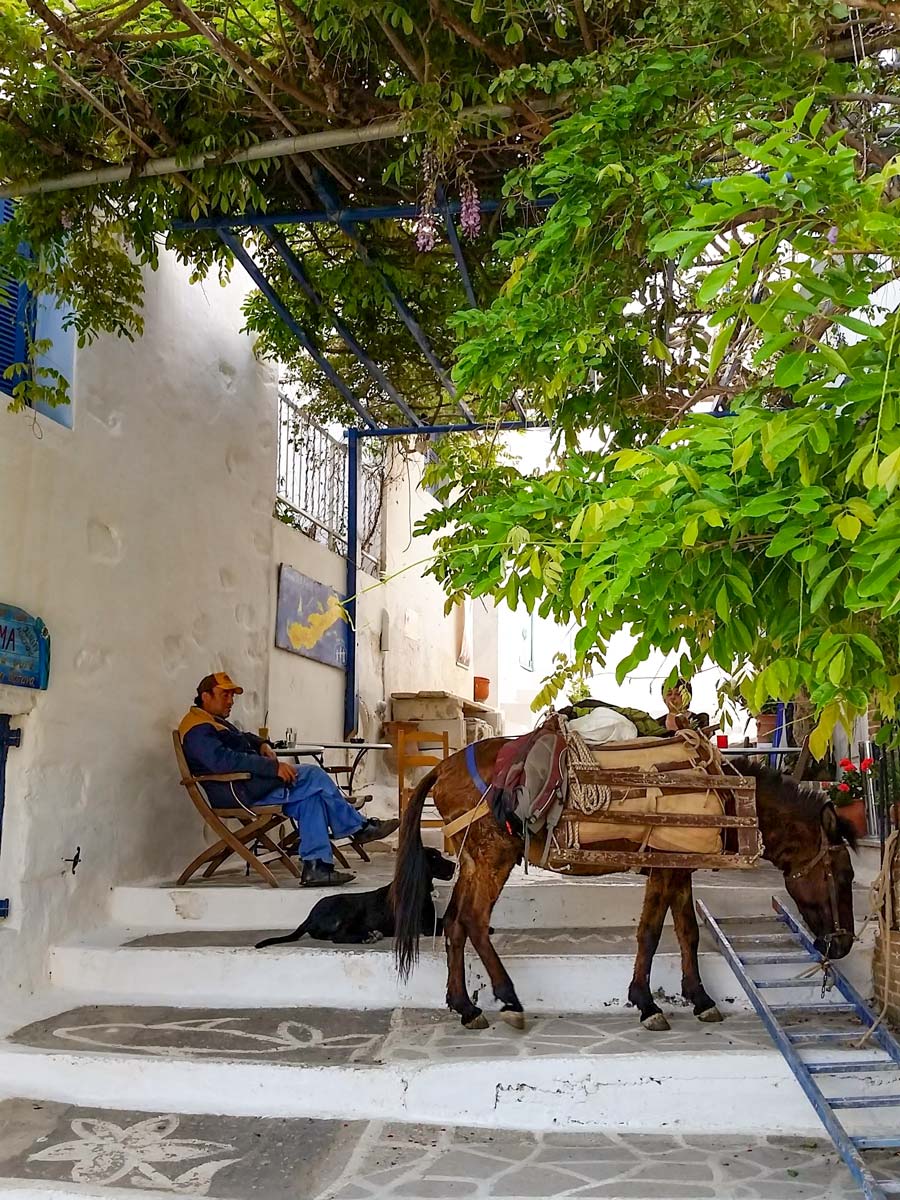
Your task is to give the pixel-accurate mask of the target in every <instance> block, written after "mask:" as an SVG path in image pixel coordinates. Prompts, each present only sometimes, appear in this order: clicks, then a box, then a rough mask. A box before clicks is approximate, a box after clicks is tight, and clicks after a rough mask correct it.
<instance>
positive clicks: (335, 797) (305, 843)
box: [257, 763, 366, 863]
mask: <svg viewBox="0 0 900 1200" xmlns="http://www.w3.org/2000/svg"><path fill="white" fill-rule="evenodd" d="M257 803H258V804H280V805H281V807H282V808H283V809H284V812H285V815H286V816H288V817H290V818H291V820H292V821H296V822H297V825H298V827H299V829H300V857H301V858H302V859H303V860H304V862H308V861H310V860H311V859H318V860H319V861H320V862H326V863H330V862H333V861H334V859H333V857H332V853H331V841H330V840H329V836H328V831H329V830H331V837H332V838H334V840H335V841H340V840H341V838H347V837H352V836H353V834H354V833H356V832H357V831H358V830H360V829H362V827H363V825H365V823H366V822H365V820H364V818H363V817H361V816H360V815H359V813H358V812H357V811H356V809H355V808H354V807H353V805H352V804H349V803H348V802H347V798H346V797H345V796H344V793H343V792H342V791H341V789H340V788H339V787H338V785H337V784H336V783H335V782H334V780H333V779H332V778H331V776H330V775H329V774H328V772H327V771H323V770H322V768H321V767H319V766H316V765H315V764H314V763H302V764H300V765H298V766H297V778H296V779H295V780H294V782H293V783H291V784H286V785H285V787H284V797H283V799H279V792H277V791H275V792H270V793H269V795H268V796H265V797H264V798H263V799H262V800H258V801H257Z"/></svg>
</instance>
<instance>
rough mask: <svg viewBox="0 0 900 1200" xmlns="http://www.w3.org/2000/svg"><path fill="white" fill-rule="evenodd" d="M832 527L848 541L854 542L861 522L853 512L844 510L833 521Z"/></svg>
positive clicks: (860, 527)
mask: <svg viewBox="0 0 900 1200" xmlns="http://www.w3.org/2000/svg"><path fill="white" fill-rule="evenodd" d="M834 527H835V529H836V530H837V531H838V533H839V534H840V535H841V537H842V538H846V539H847V541H848V542H855V541H856V539H857V538H858V537H859V531H860V530H861V529H862V522H861V521H860V519H859V517H857V516H854V514H853V513H850V512H844V513H841V515H840V516H839V517H838V518H837V519H836V520H835V521H834Z"/></svg>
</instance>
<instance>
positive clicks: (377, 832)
mask: <svg viewBox="0 0 900 1200" xmlns="http://www.w3.org/2000/svg"><path fill="white" fill-rule="evenodd" d="M399 828H400V822H399V821H398V820H395V819H391V820H390V821H376V820H375V818H374V817H370V818H369V819H368V821H366V823H365V825H363V827H362V829H358V830H357V831H356V833H354V834H353V835H352V836H351V838H350V840H351V842H358V843H359V845H360V846H364V845H365V844H366V842H380V841H382V840H383V839H384V838H386V837H390V836H391V834H392V833H394V831H395V830H397V829H399Z"/></svg>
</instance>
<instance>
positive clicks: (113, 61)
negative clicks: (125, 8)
mask: <svg viewBox="0 0 900 1200" xmlns="http://www.w3.org/2000/svg"><path fill="white" fill-rule="evenodd" d="M27 3H28V7H29V8H30V9H31V11H32V12H33V13H34V14H35V16H37V17H40V19H41V20H42V21H43V22H44V24H45V25H46V26H47V28H48V29H49V30H51V31H52V32H53V33H55V34H56V36H57V37H58V38H59V40H60V41H61V42H62V43H63V45H64V46H66V47H67V48H68V49H69V50H72V51H73V52H74V53H75V54H79V55H87V56H88V57H91V56H92V57H93V58H94V59H95V60H96V61H97V62H98V63H99V64H100V67H101V69H102V70H103V71H104V72H105V74H107V75H108V76H109V77H110V78H111V79H113V80H115V82H116V83H117V84H118V85H119V87H120V88H121V89H122V92H123V94H124V95H125V96H127V97H128V99H129V100H130V101H131V103H132V105H133V106H134V108H135V110H136V112H137V114H138V116H139V118H140V120H141V122H142V124H144V125H146V126H147V128H148V129H151V130H152V131H153V132H154V133H155V134H156V136H157V137H158V138H159V140H160V141H161V142H162V143H163V144H164V145H166V146H170V147H174V146H175V144H176V143H175V139H174V138H173V137H172V135H171V134H170V133H169V131H168V130H167V129H166V127H165V125H163V123H162V121H160V119H159V117H157V115H156V113H154V111H153V109H152V108H151V107H150V105H149V103H148V102H147V100H146V98H145V97H144V96H142V95H141V93H140V92H139V91H138V90H137V88H136V87H135V86H134V85H133V84H132V82H131V80H130V79H129V78H128V73H127V72H126V70H125V64H124V63H123V62H122V60H121V59H120V58H119V56H118V55H117V54H115V53H114V52H113V51H112V50H110V49H108V48H107V47H106V46H103V45H91V44H89V43H88V42H85V41H84V40H83V39H82V38H80V37H79V36H78V34H77V33H75V32H74V31H73V30H72V29H70V27H69V26H68V25H67V24H66V22H65V21H64V20H63V19H62V17H60V16H57V14H56V13H55V12H54V11H53V10H52V9H51V8H50V6H49V5H48V4H46V3H45V0H27Z"/></svg>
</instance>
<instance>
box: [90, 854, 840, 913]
mask: <svg viewBox="0 0 900 1200" xmlns="http://www.w3.org/2000/svg"><path fill="white" fill-rule="evenodd" d="M352 867H353V870H354V871H356V873H357V877H356V881H355V882H354V883H352V884H350V885H348V886H347V887H346V889H345V892H364V891H369V890H371V889H373V888H377V887H382V886H383V885H384V884H386V883H389V882H390V880H391V876H392V872H393V856H392V855H388V854H379V855H374V856H373V860H372V863H370V864H365V863H353V864H352ZM279 878H280V879H282V881H283V886H281V887H279V888H270V887H265V886H261V885H260V884H258V883H257V881H256V880H255V879H248V878H247V877H246V876H244V875H243V874H242V873H240V872H230V873H227V874H222V875H217V876H216V877H215V878H214V879H212V880H210V881H208V882H200V883H191V884H188V885H187V886H186V887H176V886H174V885H163V884H147V885H133V886H123V887H116V888H113V889H112V893H111V896H110V910H109V911H110V920H111V923H112V924H114V925H121V926H123V927H126V928H129V929H155V930H162V929H206V930H213V929H284V930H288V929H291V928H293V927H295V926H297V925H299V924H300V922H301V921H303V920H304V919H305V918H306V916H307V915H308V913H309V911H310V909H311V908H312V906H313V905H314V904H315V903H316V902H317V901H318V900H320V899H321V896H322V893H321V892H318V891H316V890H314V889H303V888H298V887H297V886H296V884H295V883H294V882H293V881H292V880H291V879H290V877H289V876H287V875H286V874H285V873H281V872H279ZM345 892H342V894H345ZM438 892H439V894H440V895H442V896H445V897H446V896H447V895H448V894H449V893H448V888H447V886H446V885H443V884H439V885H438ZM773 893H774V894H778V895H780V896H783V894H784V889H783V881H782V878H781V876H780V875H779V874H778V872H777V871H774V870H772V869H771V868H768V867H760V868H758V869H757V870H753V871H718V872H717V871H700V872H698V873H697V874H696V876H695V878H694V895H695V897H697V898H698V899H702V900H704V901H705V902H706V904H707V905H708V906H709V908H710V910H711V911H712V912H715V913H716V914H717V915H719V916H739V915H743V914H752V915H758V916H761V915H764V914H766V913H769V912H771V896H772V895H773ZM643 898H644V879H643V877H642V876H639V875H633V874H627V873H626V874H620V875H607V876H603V877H601V878H597V879H590V878H588V879H579V880H574V879H566V878H563V877H561V876H560V875H558V874H552V873H550V872H547V871H539V870H534V869H532V870H530V871H529V873H528V874H527V875H526V874H525V873H524V872H523V871H522V870H521V869H517V870H516V871H514V872H513V875H512V877H511V879H510V881H509V882H508V883H507V885H506V887H505V888H504V890H503V892H502V894H501V896H500V899H499V901H498V903H497V906H496V908H495V910H494V913H493V915H492V917H491V923H492V924H493V926H494V927H495V928H496V929H600V928H604V927H606V926H621V925H637V923H638V921H639V920H640V915H641V905H642V904H643ZM862 901H863V897H862V896H860V904H862ZM861 911H862V909H861Z"/></svg>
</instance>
